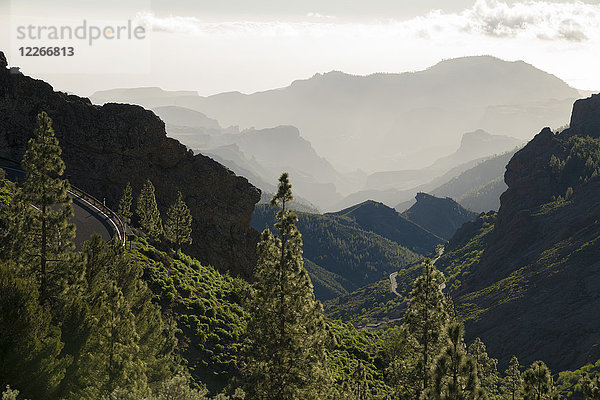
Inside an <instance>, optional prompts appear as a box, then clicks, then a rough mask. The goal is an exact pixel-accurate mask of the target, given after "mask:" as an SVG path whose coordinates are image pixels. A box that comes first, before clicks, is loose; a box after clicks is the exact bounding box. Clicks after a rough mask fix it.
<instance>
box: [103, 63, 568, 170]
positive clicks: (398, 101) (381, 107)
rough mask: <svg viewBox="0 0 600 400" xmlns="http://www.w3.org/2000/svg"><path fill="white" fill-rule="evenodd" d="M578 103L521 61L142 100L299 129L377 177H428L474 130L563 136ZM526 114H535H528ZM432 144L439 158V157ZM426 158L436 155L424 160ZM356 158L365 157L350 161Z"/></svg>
mask: <svg viewBox="0 0 600 400" xmlns="http://www.w3.org/2000/svg"><path fill="white" fill-rule="evenodd" d="M108 97H110V98H111V101H126V102H127V101H131V100H132V98H131V97H130V96H127V95H126V94H125V95H122V94H121V93H120V94H119V95H118V96H115V95H114V92H112V93H111V92H98V93H96V94H95V95H94V96H92V99H93V101H95V102H103V101H106V100H107V98H108ZM578 97H579V92H578V91H577V90H575V89H573V88H570V87H569V86H568V85H567V84H566V83H564V82H563V81H561V80H560V79H558V78H557V77H555V76H553V75H550V74H548V73H545V72H543V71H541V70H539V69H537V68H535V67H533V66H531V65H529V64H526V63H524V62H522V61H516V62H507V61H502V60H499V59H497V58H494V57H489V56H481V57H465V58H461V59H454V60H446V61H443V62H440V63H439V64H437V65H435V66H433V67H431V68H429V69H426V70H424V71H419V72H414V73H401V74H373V75H369V76H351V75H347V74H344V73H341V72H331V73H326V74H316V75H315V76H313V77H312V78H310V79H306V80H298V81H295V82H293V83H292V84H291V85H290V86H288V87H285V88H280V89H275V90H267V91H263V92H258V93H253V94H250V95H245V94H241V93H235V92H230V93H222V94H217V95H214V96H209V97H200V96H197V95H182V96H178V97H171V94H170V93H169V94H168V96H164V97H162V98H161V97H158V98H157V96H155V95H153V96H152V97H148V99H146V100H144V99H140V97H139V96H136V97H135V99H134V100H135V101H138V102H139V101H142V102H145V103H143V105H145V106H147V107H156V106H162V105H178V106H182V107H187V108H190V109H194V110H197V111H200V112H203V113H205V114H206V115H208V116H210V117H211V118H215V119H217V120H218V121H219V122H220V123H221V124H223V125H224V126H235V125H239V126H240V127H242V128H249V127H256V128H266V127H272V126H278V125H293V126H296V127H298V129H300V131H301V132H302V134H303V136H304V137H305V138H306V139H307V140H308V141H310V142H311V143H312V145H313V146H314V148H315V150H316V151H317V152H318V153H319V154H320V155H322V156H323V157H325V158H327V159H328V160H330V161H331V162H332V163H333V165H334V166H336V168H338V169H340V168H339V167H340V166H341V167H344V168H347V169H355V168H357V167H358V168H361V169H363V170H366V171H370V172H373V171H376V170H398V169H409V168H411V166H416V167H417V168H420V167H425V166H427V165H429V164H431V162H433V161H434V160H435V159H436V158H439V157H440V156H442V155H444V153H445V152H446V150H443V149H447V148H448V147H450V146H452V143H455V141H456V140H457V139H458V138H459V136H460V134H462V133H463V132H467V131H472V130H474V129H485V130H486V131H489V132H510V133H511V134H512V135H514V136H516V137H518V138H521V139H529V138H530V134H531V132H532V131H533V132H535V131H538V130H539V129H540V124H541V123H540V121H546V123H547V124H550V125H552V126H555V127H558V126H562V125H564V124H565V123H566V122H568V118H569V112H570V108H571V105H572V103H573V101H574V100H575V99H576V98H578ZM524 107H526V108H527V110H528V111H527V113H526V114H522V113H521V112H520V111H519V110H520V109H522V108H524ZM440 132H444V135H440ZM415 133H418V134H415ZM349 139H350V140H349ZM432 144H435V145H436V146H437V147H439V149H438V150H437V151H435V150H434V149H431V147H432ZM399 149H402V151H401V153H399ZM426 149H430V150H429V152H428V153H429V154H425V155H424V153H423V151H424V150H426ZM349 154H357V155H358V154H360V155H361V157H358V158H355V157H352V159H351V160H350V159H349V158H348V155H349Z"/></svg>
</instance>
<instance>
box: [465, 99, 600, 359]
mask: <svg viewBox="0 0 600 400" xmlns="http://www.w3.org/2000/svg"><path fill="white" fill-rule="evenodd" d="M599 116H600V96H598V95H596V96H592V97H591V98H588V99H585V100H579V101H577V102H576V103H575V106H574V109H573V116H572V119H571V128H570V129H567V130H565V131H563V132H562V133H560V134H554V133H553V132H552V131H551V130H550V129H548V128H545V129H544V130H542V131H541V132H540V133H539V134H538V135H537V136H535V138H534V139H533V140H531V141H530V142H529V143H528V144H527V145H526V146H525V147H524V148H523V149H522V150H520V151H518V152H517V153H516V154H515V155H514V156H513V158H512V159H511V161H510V162H509V164H508V165H507V167H506V173H505V181H506V184H507V185H508V189H507V190H506V192H505V193H504V194H503V195H502V196H501V206H500V210H499V212H498V215H497V221H496V225H495V228H494V232H493V234H492V235H491V238H490V241H489V243H488V245H487V246H486V247H485V250H484V252H483V254H482V256H481V259H480V261H479V262H477V263H475V264H474V265H473V266H472V267H471V269H470V275H469V276H468V277H467V278H465V279H464V280H463V282H462V284H461V286H460V288H459V289H458V290H457V291H456V292H455V298H456V303H457V308H458V309H460V310H461V311H462V313H463V315H464V316H465V317H466V318H467V322H466V332H467V335H468V336H469V337H468V339H473V338H475V337H478V336H479V337H481V338H482V339H483V340H484V341H485V342H486V344H487V345H488V350H489V352H490V353H491V354H493V355H494V357H498V358H499V359H500V361H501V364H504V365H506V363H507V362H508V360H509V358H510V357H511V356H512V355H513V354H515V355H517V356H518V358H519V360H520V361H521V362H522V363H523V364H529V363H531V362H533V361H535V360H538V359H542V360H544V361H545V362H547V363H548V365H549V366H550V367H551V368H552V369H553V370H554V371H558V370H563V369H571V368H577V367H579V366H581V365H582V364H584V363H585V362H589V361H596V360H595V359H594V360H592V359H591V358H590V357H592V358H593V354H595V353H594V351H595V350H594V349H596V348H597V347H598V346H597V343H598V342H599V340H600V320H598V318H595V316H596V315H597V310H598V309H599V308H600V296H599V295H598V293H600V240H599V238H600V224H599V221H600V141H598V140H597V139H594V138H598V137H600V124H598V121H599ZM593 316H594V317H593Z"/></svg>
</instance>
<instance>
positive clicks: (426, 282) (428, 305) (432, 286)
mask: <svg viewBox="0 0 600 400" xmlns="http://www.w3.org/2000/svg"><path fill="white" fill-rule="evenodd" d="M424 264H425V265H424V267H423V272H422V274H421V275H420V276H419V277H418V278H417V279H416V280H415V283H414V285H413V289H412V291H411V292H410V296H409V299H408V307H407V309H406V313H405V314H404V319H405V321H406V323H407V326H408V329H409V332H410V333H411V335H412V336H413V337H414V338H415V340H416V341H417V343H418V350H419V354H420V359H419V361H418V363H419V365H418V371H417V376H418V377H419V379H420V381H421V382H422V386H421V390H425V389H426V388H427V387H428V386H429V377H430V370H431V364H432V362H433V359H434V357H435V356H436V355H437V354H438V353H439V348H440V336H441V334H442V332H443V329H444V326H445V324H446V321H447V319H448V315H447V313H446V305H445V297H444V294H443V293H442V291H441V289H440V287H441V285H442V283H443V282H444V277H443V275H442V274H441V272H440V271H438V270H437V269H436V268H435V266H434V265H433V263H432V262H431V260H425V263H424Z"/></svg>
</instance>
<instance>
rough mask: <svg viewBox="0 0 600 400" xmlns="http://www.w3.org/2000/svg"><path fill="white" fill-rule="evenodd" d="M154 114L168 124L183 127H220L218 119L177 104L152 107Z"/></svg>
mask: <svg viewBox="0 0 600 400" xmlns="http://www.w3.org/2000/svg"><path fill="white" fill-rule="evenodd" d="M152 111H154V113H155V114H156V115H158V116H159V117H160V119H162V120H163V121H164V122H165V124H166V125H167V129H168V128H169V126H172V127H178V128H180V129H181V128H184V127H191V128H204V129H218V130H220V129H221V126H220V125H219V121H217V120H216V119H212V118H209V117H207V116H206V115H205V114H203V113H201V112H199V111H195V110H191V109H189V108H184V107H177V106H161V107H155V108H153V109H152Z"/></svg>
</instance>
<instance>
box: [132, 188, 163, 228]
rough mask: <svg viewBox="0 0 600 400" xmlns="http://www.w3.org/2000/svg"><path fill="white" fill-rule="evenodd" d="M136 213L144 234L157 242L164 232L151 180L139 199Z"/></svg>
mask: <svg viewBox="0 0 600 400" xmlns="http://www.w3.org/2000/svg"><path fill="white" fill-rule="evenodd" d="M136 213H137V215H138V217H139V222H140V226H141V228H142V230H143V231H144V233H146V234H147V235H148V237H149V238H150V239H152V240H157V239H158V238H159V237H160V235H161V234H162V232H163V227H162V221H161V220H160V212H159V211H158V206H157V205H156V196H155V194H154V185H153V184H152V182H151V181H150V179H148V180H146V183H144V186H143V187H142V191H141V193H140V197H138V201H137V206H136Z"/></svg>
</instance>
